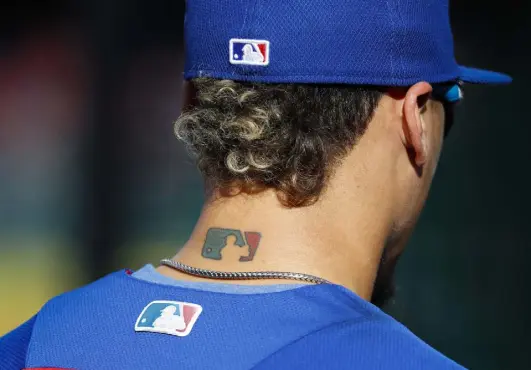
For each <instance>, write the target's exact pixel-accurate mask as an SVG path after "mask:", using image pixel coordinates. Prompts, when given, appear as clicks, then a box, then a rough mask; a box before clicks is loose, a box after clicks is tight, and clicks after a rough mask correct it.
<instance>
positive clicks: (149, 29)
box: [0, 0, 531, 369]
mask: <svg viewBox="0 0 531 370" xmlns="http://www.w3.org/2000/svg"><path fill="white" fill-rule="evenodd" d="M10 3H11V4H10V5H5V4H4V5H1V6H0V335H2V334H4V333H6V332H8V331H9V330H11V329H13V328H15V327H16V326H18V325H19V324H20V323H21V322H23V321H25V320H26V319H28V318H29V317H31V316H32V315H33V314H34V313H35V312H37V311H38V310H39V308H40V307H41V306H42V305H43V304H44V303H45V302H46V301H47V300H48V299H49V298H51V297H52V296H54V295H56V294H59V293H61V292H64V291H67V290H70V289H73V288H75V287H77V286H79V285H81V284H85V283H87V282H89V281H92V280H94V279H97V278H99V277H101V276H103V275H105V274H107V273H109V272H111V271H114V270H117V269H121V268H132V269H137V268H139V267H141V266H142V265H143V264H146V263H154V264H156V263H157V261H158V260H159V259H160V258H162V257H166V256H170V255H173V254H174V253H175V252H176V251H177V250H178V248H179V246H180V245H181V244H182V243H183V242H184V241H185V240H186V239H187V235H188V233H189V232H190V231H191V229H192V227H193V225H194V223H195V220H196V218H197V216H198V215H199V211H200V207H201V203H202V200H203V196H202V183H201V180H200V178H199V175H198V173H197V171H196V170H195V168H194V166H193V163H192V162H191V160H190V159H188V157H187V155H186V153H185V152H184V150H183V148H182V146H181V145H180V144H179V143H178V142H177V140H176V139H175V138H174V135H173V121H174V120H175V119H176V118H177V117H178V115H179V102H180V98H181V97H180V95H181V81H182V65H183V45H182V23H183V14H184V1H179V0H150V1H142V0H90V1H89V0H84V1H83V0H69V1H67V0H64V1H61V0H55V1H52V0H40V1H22V0H21V1H12V2H10ZM452 3H453V4H452V7H451V13H452V22H453V28H454V34H455V36H456V53H457V58H458V60H459V61H460V62H461V63H463V64H467V65H471V66H481V67H487V68H491V69H495V70H501V71H505V72H507V73H509V74H511V75H512V76H513V77H514V78H515V82H514V83H513V85H511V86H509V87H495V88H483V87H476V86H467V87H466V90H465V96H466V98H465V102H464V104H463V105H462V106H461V107H459V109H458V112H457V122H456V126H455V127H454V129H453V131H452V134H451V135H450V137H449V138H448V140H447V142H446V144H445V145H446V147H445V150H444V152H443V157H442V160H441V164H440V166H439V169H438V173H437V176H436V180H435V183H434V186H433V190H432V193H431V197H430V199H429V201H428V204H427V207H426V210H425V212H424V213H423V215H422V218H421V220H420V223H419V226H418V228H417V230H416V233H415V235H414V236H413V239H412V241H411V243H410V245H409V248H408V251H407V253H406V254H405V255H404V257H403V259H402V262H401V265H400V268H399V271H398V286H399V290H398V294H397V296H396V299H395V300H394V301H393V302H392V303H391V304H390V305H389V306H388V307H387V308H386V310H387V311H388V312H389V313H390V314H392V315H393V316H395V317H396V318H397V319H398V320H400V321H402V322H403V323H404V324H406V325H407V326H409V327H410V328H411V329H412V330H413V331H414V332H415V333H416V334H417V335H419V336H420V337H421V338H423V339H424V340H425V341H427V342H428V343H430V344H431V345H432V346H435V347H436V348H437V349H439V350H440V351H442V352H443V353H445V354H446V355H448V356H450V357H452V358H453V359H455V360H456V361H458V362H460V363H462V364H463V365H465V366H467V367H469V368H471V369H524V368H531V358H530V356H529V350H528V345H529V344H531V341H530V340H529V330H530V329H531V327H530V325H529V324H530V322H531V320H530V319H529V312H530V309H531V300H530V299H529V296H528V292H529V288H528V287H529V282H530V280H529V279H528V276H527V273H526V268H527V265H528V261H529V259H530V257H531V253H530V247H531V243H530V239H531V232H530V230H529V226H528V222H529V220H530V216H529V210H530V209H531V197H530V195H529V189H530V185H531V176H530V175H529V173H528V170H529V163H528V161H529V159H530V158H531V145H529V140H530V138H531V124H530V122H529V113H528V106H529V105H528V103H527V100H528V98H527V96H526V95H527V90H528V86H529V84H530V82H531V69H530V68H529V66H530V65H531V55H530V47H531V44H530V35H531V11H530V7H529V2H526V1H524V0H506V1H504V2H502V3H500V2H492V3H487V2H484V1H475V0H467V1H453V2H452ZM227 16H229V15H227Z"/></svg>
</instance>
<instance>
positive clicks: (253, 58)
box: [229, 39, 269, 66]
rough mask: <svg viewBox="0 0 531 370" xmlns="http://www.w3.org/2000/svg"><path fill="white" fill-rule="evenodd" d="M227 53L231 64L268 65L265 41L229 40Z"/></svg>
mask: <svg viewBox="0 0 531 370" xmlns="http://www.w3.org/2000/svg"><path fill="white" fill-rule="evenodd" d="M229 52H230V62H231V64H246V65H251V66H267V65H269V41H266V40H250V39H231V40H230V44H229Z"/></svg>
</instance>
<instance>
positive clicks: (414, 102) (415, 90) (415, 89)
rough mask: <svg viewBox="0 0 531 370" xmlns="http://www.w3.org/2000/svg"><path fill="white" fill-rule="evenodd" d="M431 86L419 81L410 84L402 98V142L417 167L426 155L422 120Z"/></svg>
mask: <svg viewBox="0 0 531 370" xmlns="http://www.w3.org/2000/svg"><path fill="white" fill-rule="evenodd" d="M432 90H433V88H432V87H431V85H430V84H429V83H427V82H419V83H417V84H415V85H413V86H411V87H410V88H409V89H408V90H407V92H406V96H405V98H404V105H403V107H402V109H403V112H402V117H403V130H404V144H405V145H406V148H407V150H408V151H409V152H410V153H411V160H412V161H414V164H415V165H416V166H417V167H418V168H422V166H423V165H424V163H425V162H426V156H427V151H428V148H427V137H426V135H427V134H426V130H425V129H424V122H423V120H422V113H423V110H424V109H425V108H426V104H427V103H428V100H429V97H430V93H431V92H432Z"/></svg>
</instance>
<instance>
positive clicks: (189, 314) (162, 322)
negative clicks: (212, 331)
mask: <svg viewBox="0 0 531 370" xmlns="http://www.w3.org/2000/svg"><path fill="white" fill-rule="evenodd" d="M201 311H203V308H202V307H201V306H200V305H198V304H193V303H187V302H176V301H153V302H151V303H150V304H148V305H147V306H146V307H145V308H144V310H143V311H142V313H141V314H140V316H138V319H137V320H136V324H135V331H147V332H151V333H162V334H170V335H176V336H178V337H185V336H187V335H188V334H190V332H191V331H192V328H193V326H194V324H195V322H196V321H197V318H198V317H199V315H200V314H201Z"/></svg>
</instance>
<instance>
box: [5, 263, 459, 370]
mask: <svg viewBox="0 0 531 370" xmlns="http://www.w3.org/2000/svg"><path fill="white" fill-rule="evenodd" d="M38 368H55V369H78V370H106V369H109V370H110V369H114V370H115V369H128V370H136V369H138V370H150V369H154V370H166V369H218V370H223V369H230V370H240V369H241V370H244V369H245V370H248V369H255V370H263V369H278V370H282V369H286V370H287V369H382V370H384V369H408V370H415V369H431V370H438V369H463V368H462V367H460V366H459V365H457V364H456V363H455V362H453V361H451V360H449V359H448V358H446V357H445V356H443V355H442V354H440V353H439V352H437V351H435V350H434V349H433V348H431V347H430V346H428V345H427V344H426V343H424V342H422V341H421V340H420V339H418V338H417V337H415V335H413V334H412V333H411V332H410V331H409V330H408V329H406V328H405V327H404V326H403V325H401V324H400V323H398V322H397V321H396V320H394V319H393V318H391V317H390V316H388V315H386V314H385V313H384V312H382V311H381V310H379V309H378V308H377V307H375V306H373V305H372V304H370V303H368V302H366V301H364V300H363V299H361V298H360V297H358V296H357V295H355V294H354V293H352V292H351V291H349V290H347V289H346V288H344V287H341V286H337V285H307V286H306V285H305V286H300V287H296V288H294V289H288V290H281V291H275V292H261V293H256V292H248V293H245V292H243V293H242V292H238V293H237V294H236V293H228V292H219V291H218V292H213V291H206V290H204V289H196V288H193V287H183V286H174V285H170V284H163V283H160V282H152V281H146V280H142V279H139V278H137V277H135V276H133V275H131V273H128V272H127V271H119V272H116V273H113V274H111V275H109V276H107V277H105V278H103V279H100V280H98V281H96V282H94V283H92V284H90V285H87V286H85V287H83V288H80V289H77V290H74V291H72V292H69V293H66V294H63V295H60V296H58V297H56V298H54V299H52V300H50V301H49V302H48V303H47V304H46V305H45V306H44V307H43V308H42V309H41V310H40V312H39V313H38V314H37V315H36V316H35V317H34V318H32V319H31V320H29V321H28V322H27V323H25V324H23V325H22V326H20V327H19V328H18V329H16V330H14V331H13V332H11V333H9V334H7V335H6V336H4V337H2V338H0V369H1V370H20V369H38Z"/></svg>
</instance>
